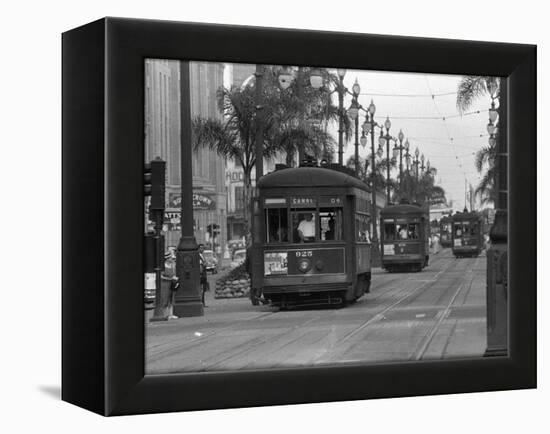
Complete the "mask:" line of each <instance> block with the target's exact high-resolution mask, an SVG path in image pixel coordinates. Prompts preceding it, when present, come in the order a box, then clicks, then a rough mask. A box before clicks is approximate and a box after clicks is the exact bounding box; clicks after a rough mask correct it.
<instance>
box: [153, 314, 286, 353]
mask: <svg viewBox="0 0 550 434" xmlns="http://www.w3.org/2000/svg"><path fill="white" fill-rule="evenodd" d="M275 313H276V312H266V313H265V314H263V315H259V316H256V317H254V318H249V319H246V320H241V321H238V322H236V323H232V324H229V325H228V326H226V327H222V328H220V329H215V330H213V331H211V332H209V333H201V335H200V336H196V337H194V338H191V339H189V340H185V341H184V342H182V339H181V338H179V339H174V340H171V341H168V342H166V341H164V342H162V343H161V344H158V345H155V346H147V348H146V353H148V352H149V351H151V350H155V349H158V348H159V347H165V346H170V347H169V348H168V349H166V350H164V351H158V352H155V354H149V355H148V357H147V362H154V361H157V360H158V359H159V358H160V357H164V356H168V355H171V353H177V352H179V351H180V350H181V349H183V348H184V347H187V348H194V347H196V346H197V345H194V344H199V345H200V344H202V342H201V341H203V340H204V339H205V338H209V337H211V336H214V335H216V334H218V333H219V332H222V331H227V330H230V329H231V328H234V327H236V326H241V325H242V324H243V323H246V322H248V321H251V320H257V319H260V318H265V317H267V316H270V315H273V314H275ZM203 327H204V326H203ZM178 342H179V344H178Z"/></svg>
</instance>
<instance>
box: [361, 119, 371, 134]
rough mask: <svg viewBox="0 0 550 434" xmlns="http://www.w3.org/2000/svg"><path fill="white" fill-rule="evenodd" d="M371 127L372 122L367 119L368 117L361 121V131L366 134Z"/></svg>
mask: <svg viewBox="0 0 550 434" xmlns="http://www.w3.org/2000/svg"><path fill="white" fill-rule="evenodd" d="M371 127H372V124H371V123H370V122H369V121H368V119H366V120H365V122H363V133H365V134H368V133H370V129H371Z"/></svg>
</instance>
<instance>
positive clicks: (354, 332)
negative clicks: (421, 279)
mask: <svg viewBox="0 0 550 434" xmlns="http://www.w3.org/2000/svg"><path fill="white" fill-rule="evenodd" d="M450 264H452V262H451V263H449V265H448V266H447V268H448V267H450ZM445 270H446V268H443V269H442V270H441V271H439V272H438V273H437V274H436V276H439V275H440V274H441V273H443V272H444V271H445ZM428 283H429V282H425V283H423V284H422V285H420V286H419V287H418V288H415V289H413V290H412V291H410V292H408V293H407V294H406V295H404V296H403V297H401V298H399V299H398V300H397V301H395V302H394V303H392V304H390V305H389V306H387V307H386V308H384V309H382V310H381V311H380V312H378V313H376V314H375V315H374V316H373V317H372V318H370V319H369V320H367V321H366V322H364V323H363V324H362V325H360V326H359V327H357V328H356V329H355V330H352V331H351V332H349V333H348V334H346V335H345V336H344V337H343V338H342V339H341V340H340V342H339V344H342V343H345V342H346V341H348V340H349V339H351V338H352V337H354V336H355V335H357V334H358V333H360V332H361V331H363V330H364V329H365V328H367V327H368V326H369V325H371V324H372V323H373V322H376V321H379V320H381V319H382V318H383V317H384V314H386V313H387V312H389V311H390V310H391V309H393V308H394V307H395V306H397V305H398V304H401V303H403V302H404V301H405V300H407V299H408V298H410V297H412V296H413V295H417V293H419V292H420V291H421V290H423V289H429V288H430V287H431V285H428ZM403 291H407V288H404V289H403V290H402V291H401V292H403Z"/></svg>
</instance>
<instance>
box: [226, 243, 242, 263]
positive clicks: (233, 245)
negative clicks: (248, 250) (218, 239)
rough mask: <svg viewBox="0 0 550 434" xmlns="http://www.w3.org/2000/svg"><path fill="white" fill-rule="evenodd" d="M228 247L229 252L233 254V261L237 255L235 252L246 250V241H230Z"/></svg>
mask: <svg viewBox="0 0 550 434" xmlns="http://www.w3.org/2000/svg"><path fill="white" fill-rule="evenodd" d="M227 246H228V247H229V250H230V252H231V259H233V255H235V252H236V251H237V250H241V249H244V248H245V244H244V241H243V240H242V239H240V238H239V239H235V240H229V241H228V242H227Z"/></svg>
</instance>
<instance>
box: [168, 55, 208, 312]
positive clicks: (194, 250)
mask: <svg viewBox="0 0 550 434" xmlns="http://www.w3.org/2000/svg"><path fill="white" fill-rule="evenodd" d="M190 82H191V76H190V64H189V61H182V62H180V94H181V97H180V146H181V151H180V158H181V159H180V169H181V177H180V183H181V216H180V219H181V220H180V221H181V238H180V241H179V244H178V248H177V252H176V275H177V276H178V280H179V287H178V290H177V292H176V295H175V303H174V315H176V316H179V317H185V316H202V315H204V307H203V305H202V296H201V295H202V294H201V289H200V264H199V250H198V245H197V241H196V240H195V234H194V231H193V164H192V161H193V147H192V140H191V127H192V126H191V83H190Z"/></svg>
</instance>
